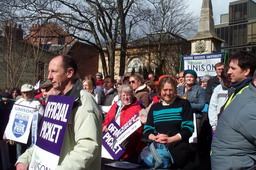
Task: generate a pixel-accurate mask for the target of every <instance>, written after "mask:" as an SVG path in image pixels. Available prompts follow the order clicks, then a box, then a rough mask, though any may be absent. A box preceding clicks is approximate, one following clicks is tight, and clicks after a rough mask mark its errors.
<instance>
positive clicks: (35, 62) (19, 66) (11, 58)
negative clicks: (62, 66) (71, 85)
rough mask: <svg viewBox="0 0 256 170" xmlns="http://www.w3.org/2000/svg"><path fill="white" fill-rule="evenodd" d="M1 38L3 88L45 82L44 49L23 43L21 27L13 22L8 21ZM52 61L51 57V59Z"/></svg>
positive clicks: (0, 54)
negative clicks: (39, 81)
mask: <svg viewBox="0 0 256 170" xmlns="http://www.w3.org/2000/svg"><path fill="white" fill-rule="evenodd" d="M2 32H3V36H1V37H0V40H1V41H0V58H1V61H0V64H1V73H2V76H1V78H2V79H1V80H2V81H1V82H0V84H1V87H6V88H13V87H20V86H21V84H22V83H35V82H36V81H38V80H39V79H41V80H43V78H44V74H45V72H44V70H45V65H44V63H45V62H46V61H45V60H44V59H42V58H43V57H42V56H43V55H46V52H44V51H43V50H42V49H40V48H37V47H35V46H32V45H31V44H29V43H26V42H24V41H23V39H22V38H23V36H22V33H23V31H22V29H21V26H20V25H19V26H18V25H17V24H16V23H15V22H13V21H12V20H9V21H6V22H5V23H4V24H3V27H2ZM49 60H50V57H49Z"/></svg>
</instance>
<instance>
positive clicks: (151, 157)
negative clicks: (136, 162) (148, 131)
mask: <svg viewBox="0 0 256 170" xmlns="http://www.w3.org/2000/svg"><path fill="white" fill-rule="evenodd" d="M140 164H141V165H142V166H145V167H147V168H154V169H156V168H169V167H170V166H171V165H173V164H174V160H173V158H172V155H171V153H170V152H169V150H168V149H167V148H166V146H165V144H162V143H157V142H152V143H151V144H150V145H149V146H147V147H145V148H144V149H143V150H142V152H141V154H140Z"/></svg>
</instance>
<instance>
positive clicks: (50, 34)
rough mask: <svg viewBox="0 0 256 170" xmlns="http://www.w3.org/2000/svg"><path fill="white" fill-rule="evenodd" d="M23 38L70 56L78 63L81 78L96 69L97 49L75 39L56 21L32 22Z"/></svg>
mask: <svg viewBox="0 0 256 170" xmlns="http://www.w3.org/2000/svg"><path fill="white" fill-rule="evenodd" d="M25 40H26V41H27V42H29V43H31V44H33V45H35V46H39V47H42V48H43V49H45V50H48V51H51V52H53V53H55V54H56V55H58V54H64V55H65V54H68V55H70V56H72V57H73V58H74V59H75V60H76V61H77V63H78V73H79V75H80V77H81V78H83V77H84V76H85V75H86V74H91V75H95V74H96V73H97V71H98V67H99V64H98V59H99V53H98V50H97V49H96V48H94V47H93V46H92V45H89V44H85V43H82V42H79V41H76V40H75V39H74V38H73V37H72V36H70V35H69V34H68V33H67V32H66V31H64V29H63V28H61V27H60V26H59V25H58V24H56V23H47V24H44V25H37V24H33V25H32V27H31V28H30V33H29V35H28V36H26V37H25Z"/></svg>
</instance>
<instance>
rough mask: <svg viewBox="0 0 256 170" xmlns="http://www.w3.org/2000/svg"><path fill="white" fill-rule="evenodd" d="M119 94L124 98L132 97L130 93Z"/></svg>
mask: <svg viewBox="0 0 256 170" xmlns="http://www.w3.org/2000/svg"><path fill="white" fill-rule="evenodd" d="M121 96H122V97H124V98H130V97H132V96H131V95H126V94H122V95H121Z"/></svg>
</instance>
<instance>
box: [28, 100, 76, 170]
mask: <svg viewBox="0 0 256 170" xmlns="http://www.w3.org/2000/svg"><path fill="white" fill-rule="evenodd" d="M73 103H74V98H72V97H68V96H49V98H48V102H47V105H46V108H45V112H44V116H43V118H42V121H41V124H40V127H39V131H38V139H37V142H36V146H35V148H34V152H33V155H32V161H31V164H30V166H29V169H41V168H42V167H43V168H44V169H55V168H56V167H57V165H58V161H59V156H60V152H61V146H62V143H63V140H64V135H65V131H66V127H67V125H68V119H69V115H70V113H71V110H72V107H73ZM49 160H50V161H49Z"/></svg>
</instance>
